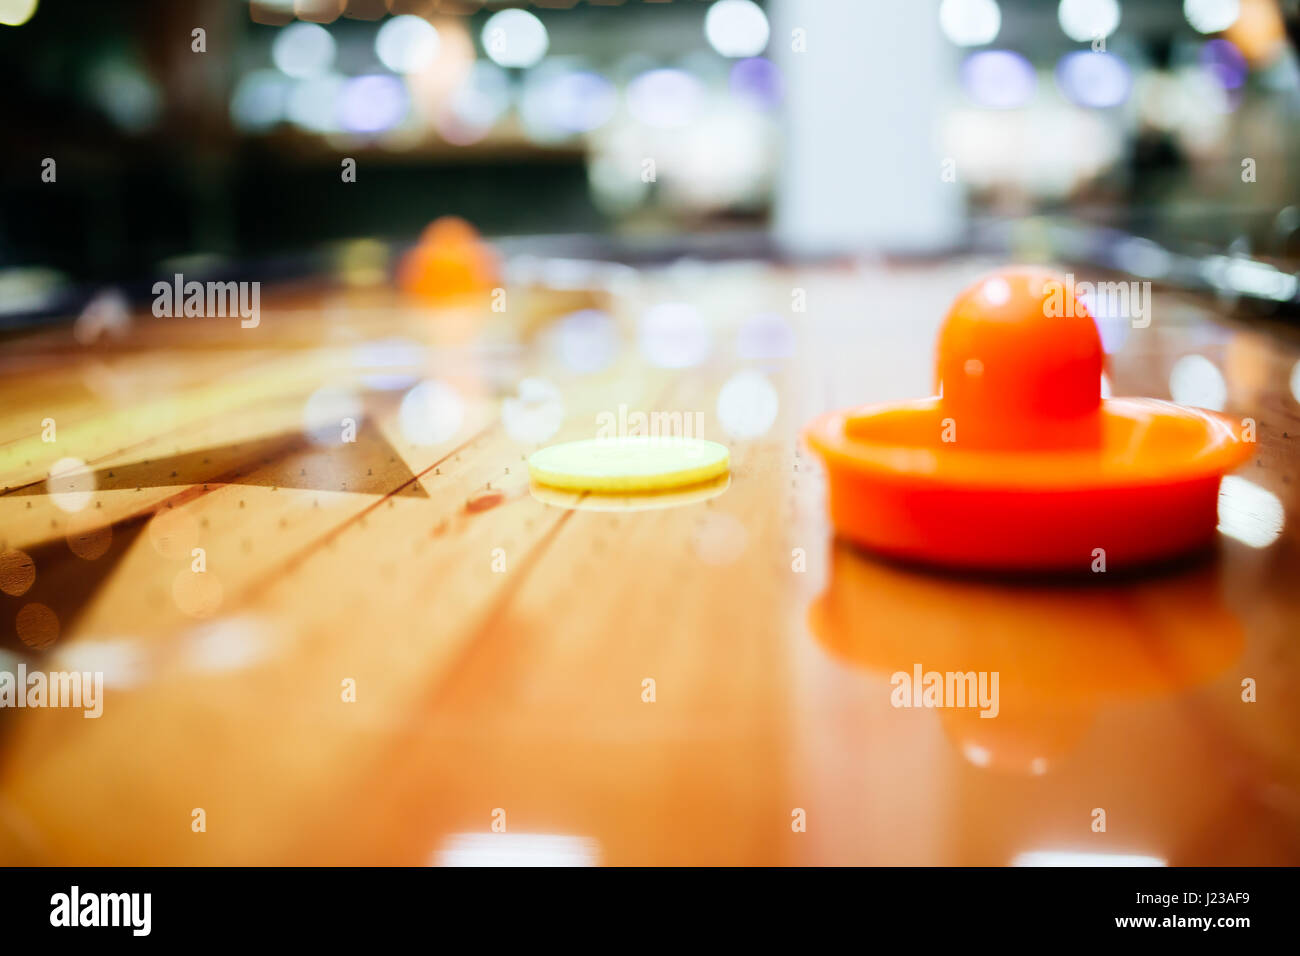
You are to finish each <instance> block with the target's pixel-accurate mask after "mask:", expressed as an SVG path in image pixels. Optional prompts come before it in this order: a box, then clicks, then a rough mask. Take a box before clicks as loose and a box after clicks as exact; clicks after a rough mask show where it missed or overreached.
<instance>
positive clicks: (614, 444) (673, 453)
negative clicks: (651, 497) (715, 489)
mask: <svg viewBox="0 0 1300 956" xmlns="http://www.w3.org/2000/svg"><path fill="white" fill-rule="evenodd" d="M730 467H731V454H730V453H729V452H728V451H727V448H726V446H725V445H719V444H718V443H717V442H715V441H705V440H704V439H702V438H647V437H644V436H639V435H638V436H633V437H630V438H588V439H586V440H585V441H571V442H565V443H564V444H561V445H551V446H550V447H548V448H542V449H539V450H537V451H535V452H533V454H532V455H531V456H530V457H529V459H528V474H529V475H530V476H531V477H532V479H533V481H535V482H537V483H538V484H541V485H547V486H549V487H551V488H565V489H569V490H572V491H595V492H610V491H655V490H661V489H664V488H682V487H685V486H687V485H693V484H696V483H698V482H701V481H708V480H709V479H711V478H717V477H718V476H719V475H724V474H726V473H727V471H728V469H729V468H730Z"/></svg>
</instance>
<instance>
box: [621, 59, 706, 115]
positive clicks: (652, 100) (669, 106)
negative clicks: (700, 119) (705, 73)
mask: <svg viewBox="0 0 1300 956" xmlns="http://www.w3.org/2000/svg"><path fill="white" fill-rule="evenodd" d="M703 101H704V87H703V85H702V84H701V83H700V81H699V80H697V79H696V78H695V77H693V76H691V74H689V73H687V72H686V71H684V70H676V69H658V70H647V71H646V72H645V73H642V74H641V75H640V76H638V77H637V78H636V79H634V80H633V81H632V82H631V83H629V84H628V87H627V106H628V111H629V112H630V113H631V114H632V116H633V117H634V118H635V119H637V120H638V121H640V122H642V123H645V124H646V125H647V126H651V127H654V128H655V129H679V128H681V127H683V126H686V125H687V124H689V123H690V122H691V121H692V120H693V119H695V117H696V116H697V115H699V112H700V108H701V106H702V105H703Z"/></svg>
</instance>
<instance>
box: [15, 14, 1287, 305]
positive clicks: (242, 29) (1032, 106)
mask: <svg viewBox="0 0 1300 956" xmlns="http://www.w3.org/2000/svg"><path fill="white" fill-rule="evenodd" d="M1296 7H1297V3H1296V2H1295V0H1281V2H1279V0H1187V2H1180V0H1150V2H1144V0H1062V2H1059V3H1058V2H1055V0H943V2H939V0H878V2H865V0H863V2H858V0H768V2H766V3H751V2H749V0H717V2H705V0H674V2H651V0H626V2H622V0H536V2H534V3H516V4H504V3H492V2H480V0H296V2H295V0H252V2H249V0H194V2H176V0H111V2H105V0H39V2H38V0H0V23H2V24H3V25H0V90H3V94H2V95H3V106H2V109H3V118H4V126H3V128H4V134H3V135H4V142H5V148H4V150H3V154H2V155H0V310H3V311H20V310H21V309H22V308H30V307H31V306H32V305H33V304H34V303H38V302H39V301H40V298H41V295H42V294H43V293H44V291H48V290H49V289H51V288H55V287H62V286H64V285H65V284H67V285H77V284H83V285H84V284H95V283H105V282H132V281H138V280H143V279H144V278H146V277H148V276H150V275H153V274H158V273H162V274H165V273H166V272H167V270H168V268H169V267H170V266H171V265H172V264H174V263H175V262H177V261H181V262H185V263H188V264H190V265H194V264H196V263H209V264H221V263H235V262H239V263H249V262H258V261H268V260H272V259H274V258H275V257H283V256H293V255H295V254H297V253H300V252H302V251H303V250H308V249H313V248H319V247H320V246H322V244H328V243H330V242H332V241H341V240H351V239H378V240H383V241H392V242H404V241H409V240H411V239H413V238H414V237H415V236H416V235H417V234H418V232H419V230H420V229H421V228H422V227H423V226H424V225H425V224H427V223H428V222H429V221H430V220H431V219H433V218H434V217H436V216H439V215H443V214H447V213H455V214H459V215H462V216H464V217H466V218H467V219H469V220H470V221H471V222H473V223H475V224H476V225H477V226H478V227H479V228H480V229H481V230H482V231H483V232H485V233H486V234H488V235H496V236H505V235H558V234H566V233H567V234H581V235H584V236H594V237H596V240H595V241H597V242H604V243H607V244H609V246H610V247H611V248H613V247H614V246H616V245H617V244H618V243H622V242H628V241H634V240H636V239H638V238H645V237H651V238H655V239H658V240H661V241H664V242H671V241H673V239H674V238H678V239H681V240H683V241H689V240H693V241H699V238H700V237H701V236H707V237H714V238H716V239H717V241H718V242H721V243H723V244H724V245H725V242H726V241H727V237H728V236H735V237H742V236H750V237H752V236H755V235H758V236H762V237H765V239H766V240H770V241H771V245H772V248H773V249H777V250H781V251H783V252H784V253H788V254H795V255H825V254H831V255H838V254H845V253H848V254H856V253H860V252H863V251H871V250H874V251H880V252H885V253H890V252H900V253H923V254H934V253H942V252H944V251H947V250H952V249H955V248H960V247H962V246H963V245H966V244H969V243H970V242H972V241H976V240H977V239H979V237H984V239H986V240H987V239H989V238H990V237H992V239H991V241H997V242H1001V243H1003V244H1005V245H1008V246H1010V247H1012V248H1014V247H1015V246H1016V245H1017V244H1023V243H1025V242H1050V243H1055V244H1056V245H1062V244H1064V245H1066V246H1068V245H1070V244H1071V243H1074V245H1075V246H1077V247H1079V248H1076V249H1075V250H1074V251H1075V252H1076V253H1078V252H1081V251H1082V252H1095V253H1098V255H1096V256H1094V258H1099V259H1101V260H1103V264H1106V265H1109V266H1113V267H1116V268H1122V269H1127V270H1129V271H1134V272H1136V273H1138V274H1142V275H1153V276H1155V277H1157V278H1160V277H1164V276H1165V274H1166V273H1172V272H1177V271H1178V270H1177V269H1176V268H1175V267H1174V266H1173V265H1171V262H1173V261H1174V260H1171V259H1170V258H1169V256H1170V255H1175V256H1181V255H1187V256H1191V257H1193V258H1192V259H1189V260H1188V262H1189V263H1191V264H1190V265H1186V266H1185V267H1184V268H1183V271H1184V272H1189V273H1191V274H1196V273H1198V271H1199V272H1200V273H1205V274H1206V275H1211V278H1212V274H1213V272H1214V266H1213V265H1209V266H1207V265H1205V264H1204V263H1205V262H1206V260H1205V259H1204V257H1206V256H1215V255H1219V256H1224V255H1231V256H1242V257H1244V256H1249V257H1251V258H1252V260H1256V261H1259V262H1262V263H1267V264H1269V266H1270V267H1272V268H1276V269H1277V270H1278V274H1277V275H1276V276H1273V278H1269V277H1268V275H1266V274H1264V273H1260V274H1259V275H1256V276H1253V277H1252V276H1247V277H1246V278H1245V279H1244V280H1243V281H1244V282H1245V284H1246V285H1247V286H1251V285H1254V286H1258V287H1259V289H1256V290H1254V291H1255V292H1258V291H1260V290H1261V289H1262V291H1263V293H1264V297H1265V298H1270V297H1271V298H1273V299H1276V300H1278V301H1282V300H1285V299H1288V298H1294V295H1295V288H1294V273H1295V265H1296V259H1297V258H1298V257H1300V210H1298V209H1297V206H1296V200H1297V197H1298V196H1300V188H1298V187H1300V124H1298V123H1297V116H1298V115H1300V79H1298V76H1300V71H1298V70H1297V59H1296V54H1295V49H1294V46H1293V44H1292V43H1291V42H1289V41H1288V37H1287V28H1288V25H1289V26H1290V27H1291V28H1292V31H1293V32H1294V29H1295V27H1296V25H1297V24H1298V23H1300V19H1298V18H1297V10H1296ZM195 30H202V31H203V32H202V34H200V35H198V36H196V35H195V33H194V31H195ZM345 158H353V159H355V160H356V163H357V175H356V182H344V181H343V178H342V176H341V164H342V162H343V160H344V159H345ZM46 159H53V160H54V161H55V164H56V165H55V167H54V171H55V178H54V181H53V182H49V181H45V179H43V172H44V171H45V167H44V166H43V162H44V161H45V160H46ZM648 163H649V164H650V165H647V164H648ZM46 178H48V177H46ZM1053 237H1055V238H1053ZM1099 237H1100V238H1099ZM1067 251H1068V250H1067ZM1108 257H1109V260H1110V261H1104V260H1107V258H1108ZM1162 257H1163V258H1162ZM1198 263H1199V264H1198ZM1220 271H1222V270H1220ZM1279 276H1280V278H1279ZM1238 278H1239V279H1240V278H1241V277H1238ZM1287 279H1290V280H1291V281H1290V284H1288V282H1287V281H1286V280H1287ZM1270 283H1272V284H1270ZM1245 291H1247V292H1251V290H1250V289H1247V290H1245ZM1251 294H1254V293H1253V292H1252V293H1251Z"/></svg>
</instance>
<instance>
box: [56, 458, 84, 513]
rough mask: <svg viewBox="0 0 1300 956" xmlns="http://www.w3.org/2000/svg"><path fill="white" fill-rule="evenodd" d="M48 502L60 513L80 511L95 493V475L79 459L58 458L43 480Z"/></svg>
mask: <svg viewBox="0 0 1300 956" xmlns="http://www.w3.org/2000/svg"><path fill="white" fill-rule="evenodd" d="M45 487H46V490H48V491H49V493H50V501H52V502H53V503H54V506H55V507H56V508H58V509H59V510H60V511H67V512H75V511H81V510H82V509H83V508H85V507H86V505H88V504H90V499H91V497H92V496H93V494H94V491H95V473H94V472H93V471H91V470H90V469H89V468H87V467H86V463H85V462H84V461H82V460H81V459H80V458H60V459H59V460H58V461H56V462H55V463H54V464H53V465H51V466H50V474H49V477H48V478H46V479H45Z"/></svg>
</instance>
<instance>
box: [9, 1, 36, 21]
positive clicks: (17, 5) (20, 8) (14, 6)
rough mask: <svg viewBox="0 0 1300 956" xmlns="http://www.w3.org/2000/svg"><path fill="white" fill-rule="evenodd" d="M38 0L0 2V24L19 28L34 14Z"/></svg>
mask: <svg viewBox="0 0 1300 956" xmlns="http://www.w3.org/2000/svg"><path fill="white" fill-rule="evenodd" d="M37 5H38V0H0V23H3V24H4V25H5V26H7V27H20V26H22V25H23V24H24V23H26V22H27V21H28V20H30V19H31V18H32V16H33V15H34V14H35V13H36V7H37Z"/></svg>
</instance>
